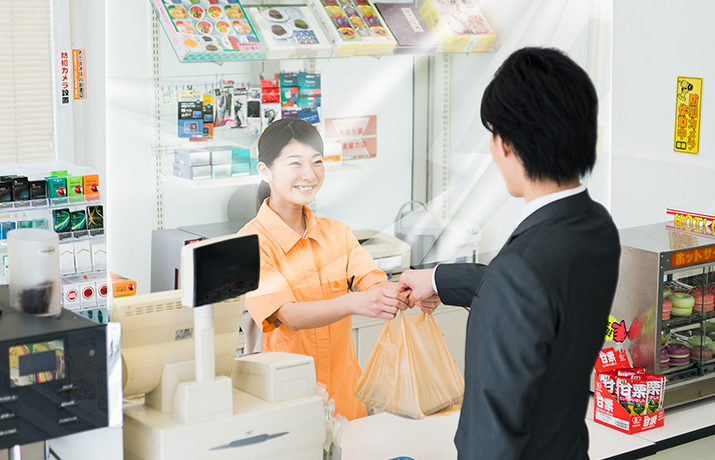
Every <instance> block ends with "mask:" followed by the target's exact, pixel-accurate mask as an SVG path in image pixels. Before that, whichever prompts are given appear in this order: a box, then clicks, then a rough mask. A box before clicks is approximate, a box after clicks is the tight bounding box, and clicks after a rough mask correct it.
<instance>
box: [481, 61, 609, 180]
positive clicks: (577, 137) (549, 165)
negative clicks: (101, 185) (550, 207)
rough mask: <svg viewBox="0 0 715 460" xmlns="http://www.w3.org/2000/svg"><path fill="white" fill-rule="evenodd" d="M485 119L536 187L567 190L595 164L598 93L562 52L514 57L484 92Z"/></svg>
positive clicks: (504, 64) (485, 124)
mask: <svg viewBox="0 0 715 460" xmlns="http://www.w3.org/2000/svg"><path fill="white" fill-rule="evenodd" d="M481 117H482V124H483V125H484V126H485V127H486V128H487V129H488V130H489V131H491V132H492V135H494V136H500V137H501V138H502V141H503V142H504V144H505V145H507V146H509V147H510V148H511V149H512V151H513V152H514V154H515V155H516V156H517V157H518V158H519V159H520V160H521V163H522V164H523V165H524V170H525V172H526V176H527V178H529V179H531V180H533V181H544V180H548V181H554V182H556V183H557V184H559V185H562V184H564V183H568V182H570V181H572V180H574V179H578V178H579V177H582V176H585V175H586V174H587V173H589V172H590V171H591V170H592V169H593V165H594V164H595V162H596V133H597V117H598V96H597V95H596V89H595V88H594V86H593V83H592V82H591V79H590V78H589V77H588V74H587V73H586V72H585V71H584V70H583V69H582V68H581V67H579V66H578V64H576V63H575V62H574V61H573V60H571V58H569V57H568V56H567V55H566V54H565V53H563V52H562V51H560V50H557V49H554V48H522V49H520V50H518V51H516V52H514V53H513V54H512V55H511V56H509V57H508V58H507V60H506V61H504V63H503V64H502V65H501V67H500V68H499V70H497V72H496V74H495V75H494V79H493V80H492V81H491V83H489V85H488V86H487V88H486V90H485V91H484V96H483V97H482V107H481Z"/></svg>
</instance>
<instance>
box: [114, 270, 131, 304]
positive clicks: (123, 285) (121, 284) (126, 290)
mask: <svg viewBox="0 0 715 460" xmlns="http://www.w3.org/2000/svg"><path fill="white" fill-rule="evenodd" d="M109 276H110V277H111V278H112V295H113V296H114V297H115V298H116V297H127V296H130V295H135V294H136V293H137V282H136V281H134V280H132V279H129V278H125V277H124V276H122V275H118V274H116V273H114V272H109Z"/></svg>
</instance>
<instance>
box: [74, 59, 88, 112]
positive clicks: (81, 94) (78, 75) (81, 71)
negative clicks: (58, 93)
mask: <svg viewBox="0 0 715 460" xmlns="http://www.w3.org/2000/svg"><path fill="white" fill-rule="evenodd" d="M85 60H86V53H85V50H72V76H73V77H74V100H75V101H78V100H80V99H87V68H86V63H85Z"/></svg>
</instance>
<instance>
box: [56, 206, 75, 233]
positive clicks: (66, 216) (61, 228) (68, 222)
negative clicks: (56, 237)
mask: <svg viewBox="0 0 715 460" xmlns="http://www.w3.org/2000/svg"><path fill="white" fill-rule="evenodd" d="M52 222H53V225H54V227H53V230H54V231H55V232H57V233H69V232H70V230H71V229H72V217H71V214H70V210H69V209H67V208H61V209H53V210H52ZM60 239H62V237H61V236H60Z"/></svg>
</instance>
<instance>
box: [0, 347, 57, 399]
mask: <svg viewBox="0 0 715 460" xmlns="http://www.w3.org/2000/svg"><path fill="white" fill-rule="evenodd" d="M9 353H10V386H11V387H23V386H27V385H34V384H36V383H45V382H50V381H52V380H61V379H64V378H65V344H64V341H63V340H62V339H58V340H52V341H50V342H39V343H30V344H24V345H16V346H13V347H10V351H9Z"/></svg>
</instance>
